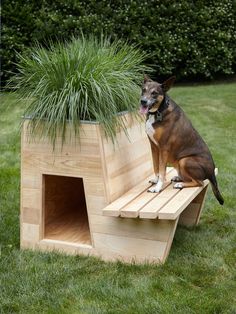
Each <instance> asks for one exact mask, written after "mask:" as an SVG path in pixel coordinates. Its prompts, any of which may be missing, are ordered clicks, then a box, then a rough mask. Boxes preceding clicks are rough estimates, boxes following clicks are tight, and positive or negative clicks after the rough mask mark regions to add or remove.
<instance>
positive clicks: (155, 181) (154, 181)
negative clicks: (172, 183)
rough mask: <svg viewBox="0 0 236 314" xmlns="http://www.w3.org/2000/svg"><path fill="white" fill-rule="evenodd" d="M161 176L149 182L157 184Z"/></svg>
mask: <svg viewBox="0 0 236 314" xmlns="http://www.w3.org/2000/svg"><path fill="white" fill-rule="evenodd" d="M158 179H159V177H155V178H154V179H151V180H149V181H148V182H149V183H151V184H157V182H158Z"/></svg>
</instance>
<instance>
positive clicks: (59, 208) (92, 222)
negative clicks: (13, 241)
mask: <svg viewBox="0 0 236 314" xmlns="http://www.w3.org/2000/svg"><path fill="white" fill-rule="evenodd" d="M125 119H126V125H127V133H128V135H129V138H127V136H126V135H125V134H124V132H123V131H122V130H120V131H118V133H117V141H118V144H116V145H115V146H114V145H113V143H112V142H111V140H109V139H107V138H106V137H105V136H104V134H103V130H102V128H101V126H100V125H99V124H98V123H82V125H81V129H80V136H79V137H76V136H70V135H69V133H70V132H68V135H67V138H66V141H65V144H64V146H63V147H61V140H60V139H58V141H57V142H56V145H55V149H54V151H53V149H52V145H51V143H50V142H49V140H47V139H39V138H38V139H37V138H35V139H34V140H30V139H29V134H28V133H29V132H28V128H27V126H28V121H27V120H25V122H24V127H23V130H22V144H21V148H22V150H21V247H22V248H32V249H42V250H54V249H56V250H62V251H64V252H69V253H75V254H88V255H96V256H100V257H102V258H103V259H105V260H116V259H121V260H123V261H128V262H130V261H132V260H136V261H138V262H143V261H157V262H159V261H161V262H164V261H165V259H166V257H167V256H168V253H169V250H170V247H171V243H172V240H173V237H174V233H175V229H176V226H177V223H178V221H180V222H181V223H183V224H187V225H189V224H196V223H198V220H199V215H200V212H201V208H202V204H203V201H204V197H205V194H206V189H207V185H208V181H206V182H205V185H204V187H201V188H189V189H184V190H182V191H179V190H174V189H173V188H172V186H171V184H170V179H171V177H172V176H174V174H175V173H174V170H172V169H169V173H168V175H167V179H168V182H167V183H166V187H165V189H164V191H163V192H161V193H160V194H159V195H157V194H152V193H147V192H146V190H147V188H148V186H150V184H149V183H148V177H150V175H151V174H152V173H153V170H152V160H151V153H150V147H149V142H148V139H147V136H146V134H145V132H144V128H143V124H140V123H139V122H137V121H136V120H135V119H133V118H132V117H131V116H130V115H126V116H125ZM68 128H69V126H68Z"/></svg>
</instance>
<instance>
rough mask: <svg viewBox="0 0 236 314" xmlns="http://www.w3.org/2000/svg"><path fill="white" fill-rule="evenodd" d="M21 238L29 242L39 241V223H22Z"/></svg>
mask: <svg viewBox="0 0 236 314" xmlns="http://www.w3.org/2000/svg"><path fill="white" fill-rule="evenodd" d="M21 240H22V241H28V242H38V241H39V225H35V224H29V223H22V225H21Z"/></svg>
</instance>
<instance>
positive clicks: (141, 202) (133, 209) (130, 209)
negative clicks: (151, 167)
mask: <svg viewBox="0 0 236 314" xmlns="http://www.w3.org/2000/svg"><path fill="white" fill-rule="evenodd" d="M174 175H175V171H174V170H173V169H171V170H170V169H168V172H167V175H166V182H165V185H164V189H165V188H166V187H167V186H168V185H170V184H171V181H170V180H171V178H172V177H173V176H174ZM161 194H162V192H161V193H160V194H157V193H148V192H147V191H146V190H145V191H144V192H143V193H142V194H140V195H139V196H137V197H136V198H135V199H134V200H132V201H131V202H130V203H129V204H127V205H126V206H125V207H123V208H122V209H121V211H120V215H121V217H126V218H137V217H138V216H139V211H140V209H142V208H143V207H144V206H146V205H147V204H148V203H149V202H150V201H151V200H153V199H154V198H157V197H159V196H160V195H161Z"/></svg>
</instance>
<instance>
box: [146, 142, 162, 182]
mask: <svg viewBox="0 0 236 314" xmlns="http://www.w3.org/2000/svg"><path fill="white" fill-rule="evenodd" d="M148 139H149V142H150V145H151V151H152V162H153V169H154V173H155V178H154V179H151V180H150V181H149V182H150V183H152V184H156V183H157V182H158V179H159V149H158V146H157V145H156V144H154V143H153V142H152V140H150V138H149V137H148Z"/></svg>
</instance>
